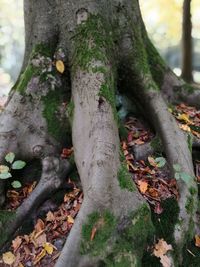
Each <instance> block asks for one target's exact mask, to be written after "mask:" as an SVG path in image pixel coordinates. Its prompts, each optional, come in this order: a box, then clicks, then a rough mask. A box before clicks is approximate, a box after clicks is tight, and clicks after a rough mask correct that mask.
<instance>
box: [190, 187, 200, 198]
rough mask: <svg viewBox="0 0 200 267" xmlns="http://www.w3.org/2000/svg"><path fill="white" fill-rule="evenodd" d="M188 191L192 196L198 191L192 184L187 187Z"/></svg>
mask: <svg viewBox="0 0 200 267" xmlns="http://www.w3.org/2000/svg"><path fill="white" fill-rule="evenodd" d="M189 191H190V194H191V195H192V196H194V195H196V194H197V193H198V191H197V189H196V188H195V187H193V186H191V187H190V188H189Z"/></svg>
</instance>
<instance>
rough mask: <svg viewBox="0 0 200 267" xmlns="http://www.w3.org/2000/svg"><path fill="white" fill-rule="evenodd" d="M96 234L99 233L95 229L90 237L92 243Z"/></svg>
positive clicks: (94, 228)
mask: <svg viewBox="0 0 200 267" xmlns="http://www.w3.org/2000/svg"><path fill="white" fill-rule="evenodd" d="M96 232H97V228H96V227H93V228H92V232H91V235H90V241H92V240H93V239H94V237H95V234H96Z"/></svg>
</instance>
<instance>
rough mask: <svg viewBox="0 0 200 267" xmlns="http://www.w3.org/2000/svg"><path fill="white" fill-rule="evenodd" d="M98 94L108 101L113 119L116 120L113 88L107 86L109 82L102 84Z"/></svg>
mask: <svg viewBox="0 0 200 267" xmlns="http://www.w3.org/2000/svg"><path fill="white" fill-rule="evenodd" d="M110 85H111V83H110ZM99 96H102V97H103V98H105V99H106V100H107V101H108V103H109V104H110V105H111V107H112V110H113V115H114V118H115V121H117V122H118V116H117V110H116V105H115V94H114V88H111V87H110V86H109V83H108V84H107V83H104V84H102V85H101V88H100V91H99Z"/></svg>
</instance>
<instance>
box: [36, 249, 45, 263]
mask: <svg viewBox="0 0 200 267" xmlns="http://www.w3.org/2000/svg"><path fill="white" fill-rule="evenodd" d="M45 255H46V250H45V249H42V250H41V252H40V253H39V254H38V255H37V257H36V258H35V260H34V261H33V264H34V265H36V264H37V263H38V262H39V261H41V259H42V258H44V257H45Z"/></svg>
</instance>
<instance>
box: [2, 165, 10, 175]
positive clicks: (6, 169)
mask: <svg viewBox="0 0 200 267" xmlns="http://www.w3.org/2000/svg"><path fill="white" fill-rule="evenodd" d="M9 170H10V169H9V167H8V166H6V165H0V173H7V172H9Z"/></svg>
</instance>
